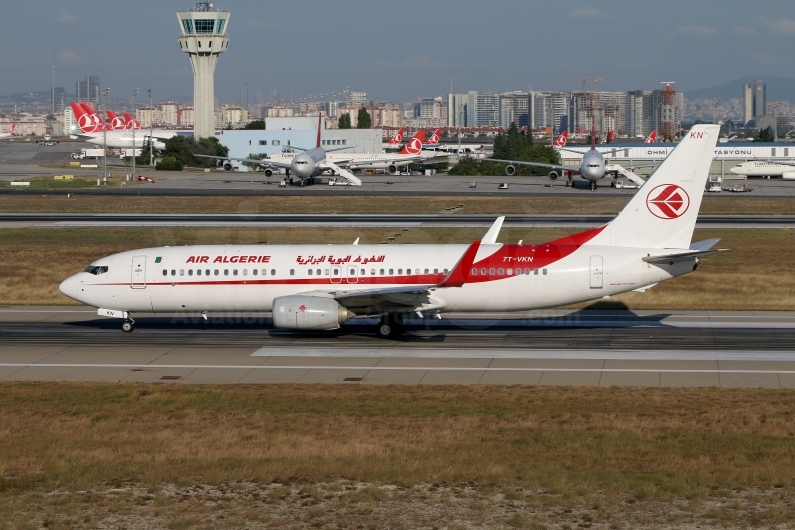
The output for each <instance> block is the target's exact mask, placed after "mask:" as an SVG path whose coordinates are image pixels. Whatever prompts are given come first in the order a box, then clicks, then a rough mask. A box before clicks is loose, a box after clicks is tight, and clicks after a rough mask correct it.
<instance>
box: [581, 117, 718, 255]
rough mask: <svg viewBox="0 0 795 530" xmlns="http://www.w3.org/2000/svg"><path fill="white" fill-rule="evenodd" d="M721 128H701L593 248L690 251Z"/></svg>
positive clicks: (594, 241)
mask: <svg viewBox="0 0 795 530" xmlns="http://www.w3.org/2000/svg"><path fill="white" fill-rule="evenodd" d="M719 132H720V127H719V126H718V125H695V126H694V127H693V128H692V129H690V131H689V132H688V133H687V134H686V135H685V137H684V139H683V140H682V141H681V142H679V145H677V146H676V148H675V149H674V150H673V151H671V154H670V155H668V157H667V158H666V159H665V160H664V161H663V163H662V164H661V165H660V167H659V168H658V169H657V171H655V172H654V174H652V176H651V177H649V179H648V180H647V181H646V183H645V184H644V185H643V187H642V188H640V190H638V193H636V194H635V196H634V197H633V198H632V199H631V200H630V201H629V203H627V205H626V206H625V207H624V209H623V210H621V212H619V214H618V216H617V217H616V218H615V219H613V221H611V222H610V224H608V225H607V227H606V229H605V230H603V231H602V232H601V233H600V234H599V235H598V236H596V237H594V238H593V239H592V240H591V241H589V242H588V243H587V244H588V245H613V246H622V247H641V248H672V249H686V248H689V246H690V241H691V239H692V237H693V229H694V228H695V226H696V218H697V217H698V210H699V208H700V207H701V199H702V198H703V197H704V188H705V186H706V184H707V177H708V176H709V168H710V165H711V164H712V159H713V157H714V156H715V146H716V145H717V143H718V133H719Z"/></svg>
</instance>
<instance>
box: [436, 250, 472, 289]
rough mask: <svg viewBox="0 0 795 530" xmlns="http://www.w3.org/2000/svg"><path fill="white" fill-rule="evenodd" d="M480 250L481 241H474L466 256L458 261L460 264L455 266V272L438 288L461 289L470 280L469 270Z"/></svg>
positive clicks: (465, 253) (451, 272)
mask: <svg viewBox="0 0 795 530" xmlns="http://www.w3.org/2000/svg"><path fill="white" fill-rule="evenodd" d="M478 249H480V241H473V242H472V244H471V245H469V248H468V249H467V250H466V252H464V255H463V256H461V259H460V260H458V263H456V264H455V267H453V270H452V271H450V274H448V275H447V277H446V278H445V279H444V280H442V281H441V282H439V283H438V284H437V285H436V287H461V286H463V285H464V284H465V283H466V282H467V279H469V269H470V268H471V267H472V264H473V263H474V262H475V256H477V255H478Z"/></svg>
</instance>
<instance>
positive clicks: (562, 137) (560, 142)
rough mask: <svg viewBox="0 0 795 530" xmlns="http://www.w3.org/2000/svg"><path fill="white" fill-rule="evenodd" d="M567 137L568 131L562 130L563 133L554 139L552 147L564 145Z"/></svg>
mask: <svg viewBox="0 0 795 530" xmlns="http://www.w3.org/2000/svg"><path fill="white" fill-rule="evenodd" d="M568 138H569V131H563V133H562V134H561V135H560V136H558V139H557V140H555V143H553V144H552V147H566V142H567V141H568Z"/></svg>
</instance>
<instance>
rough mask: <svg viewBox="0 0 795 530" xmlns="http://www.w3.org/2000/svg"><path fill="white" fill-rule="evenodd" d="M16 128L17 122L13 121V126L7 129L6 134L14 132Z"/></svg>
mask: <svg viewBox="0 0 795 530" xmlns="http://www.w3.org/2000/svg"><path fill="white" fill-rule="evenodd" d="M16 128H17V124H16V123H12V124H11V127H9V128H8V130H7V131H6V134H12V133H13V132H14V129H16Z"/></svg>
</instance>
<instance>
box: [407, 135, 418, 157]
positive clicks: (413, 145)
mask: <svg viewBox="0 0 795 530" xmlns="http://www.w3.org/2000/svg"><path fill="white" fill-rule="evenodd" d="M405 149H406V152H407V153H408V154H410V155H416V154H419V152H420V151H422V142H420V139H419V138H412V139H411V140H409V143H407V144H406V147H405Z"/></svg>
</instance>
